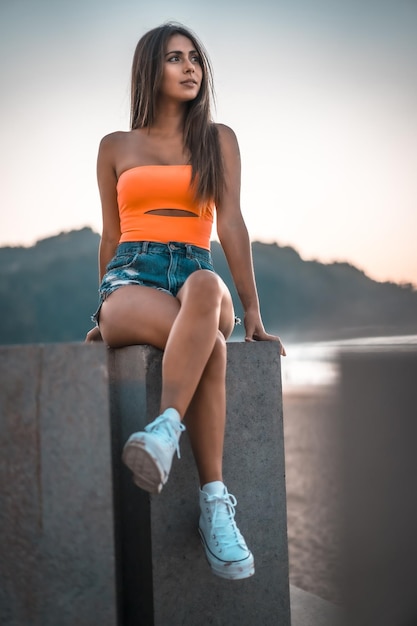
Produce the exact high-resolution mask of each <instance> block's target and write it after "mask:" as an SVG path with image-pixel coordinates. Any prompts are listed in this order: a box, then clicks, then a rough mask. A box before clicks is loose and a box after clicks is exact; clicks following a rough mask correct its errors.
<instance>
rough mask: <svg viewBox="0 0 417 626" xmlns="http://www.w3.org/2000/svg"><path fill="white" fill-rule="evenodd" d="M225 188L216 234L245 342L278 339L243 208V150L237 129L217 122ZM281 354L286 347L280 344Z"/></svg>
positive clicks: (219, 209)
mask: <svg viewBox="0 0 417 626" xmlns="http://www.w3.org/2000/svg"><path fill="white" fill-rule="evenodd" d="M218 130H219V139H220V147H221V151H222V155H223V162H224V171H225V183H226V185H225V189H224V190H223V193H222V197H221V201H220V203H219V205H218V206H217V233H218V236H219V240H220V243H221V245H222V248H223V250H224V253H225V256H226V259H227V262H228V264H229V268H230V272H231V274H232V277H233V282H234V283H235V286H236V290H237V292H238V294H239V298H240V301H241V302H242V306H243V310H244V312H245V317H244V323H245V331H246V337H245V339H246V341H267V340H270V341H279V342H280V339H279V337H276V336H274V335H270V334H268V333H267V332H266V331H265V328H264V326H263V323H262V319H261V313H260V307H259V298H258V292H257V288H256V282H255V275H254V271H253V261H252V250H251V244H250V239H249V234H248V231H247V228H246V224H245V222H244V219H243V216H242V213H241V209H240V177H241V165H240V153H239V146H238V142H237V139H236V136H235V134H234V132H233V131H232V130H231V129H230V128H228V127H227V126H223V125H221V124H219V125H218ZM281 354H282V355H285V349H284V347H283V346H282V344H281Z"/></svg>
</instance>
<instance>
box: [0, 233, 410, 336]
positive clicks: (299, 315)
mask: <svg viewBox="0 0 417 626" xmlns="http://www.w3.org/2000/svg"><path fill="white" fill-rule="evenodd" d="M98 244H99V235H98V234H96V233H94V232H93V231H92V230H90V229H89V228H84V229H82V230H78V231H72V232H69V233H62V234H60V235H57V236H55V237H50V238H48V239H43V240H41V241H39V242H38V243H37V244H36V245H34V246H33V247H30V248H23V247H5V248H0V302H1V319H2V323H1V325H0V344H10V343H37V342H61V341H82V340H83V339H84V336H85V333H86V332H87V330H88V329H89V328H91V326H92V324H91V322H90V316H91V314H92V313H93V312H94V311H95V309H96V306H97V280H98V279H97V251H98ZM252 249H253V258H254V265H255V273H256V279H257V285H258V291H259V297H260V301H261V310H262V317H263V320H264V323H265V326H266V327H267V329H268V330H269V331H270V332H279V334H280V335H281V336H282V337H283V338H284V339H286V340H287V341H289V340H296V339H299V340H306V339H310V340H320V339H339V338H347V337H358V336H375V335H379V334H384V335H390V334H391V335H395V334H415V333H417V292H416V290H415V289H413V287H412V286H411V285H406V286H404V285H397V284H394V283H379V282H376V281H373V280H371V279H370V278H369V277H367V276H366V275H365V274H364V273H363V272H361V271H359V270H358V269H357V268H355V267H354V266H352V265H350V264H348V263H331V264H323V263H319V262H317V261H304V260H303V259H301V257H300V255H299V254H298V253H297V252H296V251H295V250H294V249H293V248H290V247H281V246H278V245H277V244H264V243H259V242H254V243H253V244H252ZM212 253H213V260H214V264H215V267H216V269H217V271H218V272H219V274H220V275H221V276H222V277H223V279H224V280H225V282H226V283H227V284H228V286H229V288H230V289H231V292H232V296H233V299H234V302H235V307H236V314H237V315H239V316H240V317H243V314H242V310H241V306H240V303H239V300H238V298H237V295H236V291H235V289H234V286H233V284H232V280H231V277H230V273H229V270H228V268H227V263H226V260H225V258H224V255H223V252H222V250H221V248H220V246H219V244H218V243H217V242H213V243H212ZM242 331H243V329H242V328H239V327H237V329H236V331H235V333H234V337H235V338H236V339H241V338H242V337H243V332H242Z"/></svg>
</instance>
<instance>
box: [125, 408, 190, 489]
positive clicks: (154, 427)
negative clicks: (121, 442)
mask: <svg viewBox="0 0 417 626" xmlns="http://www.w3.org/2000/svg"><path fill="white" fill-rule="evenodd" d="M184 430H185V426H184V425H183V424H182V423H181V421H180V416H179V413H178V411H176V410H175V409H166V411H164V412H163V413H162V415H160V416H159V417H157V418H156V419H155V420H154V421H153V422H151V423H150V424H148V425H147V426H146V427H145V430H144V431H141V432H137V433H133V435H131V436H130V437H129V439H128V440H127V442H126V444H125V446H124V448H123V454H122V459H123V462H124V463H125V464H126V465H127V466H128V467H129V468H130V469H131V470H132V472H133V480H134V482H135V484H136V485H137V486H138V487H141V488H142V489H145V491H149V492H150V493H160V492H161V490H162V487H163V486H164V485H165V483H166V482H167V480H168V476H169V471H170V469H171V465H172V459H173V456H174V452H175V451H176V452H177V455H178V458H180V447H179V439H180V436H181V433H182V432H183V431H184Z"/></svg>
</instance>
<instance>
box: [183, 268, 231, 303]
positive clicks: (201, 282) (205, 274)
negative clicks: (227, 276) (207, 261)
mask: <svg viewBox="0 0 417 626" xmlns="http://www.w3.org/2000/svg"><path fill="white" fill-rule="evenodd" d="M187 295H190V296H191V297H192V300H193V302H195V303H198V304H201V305H203V306H208V305H209V306H210V307H212V306H213V304H216V303H217V304H218V305H220V304H221V301H222V298H223V295H224V284H223V281H222V280H221V278H220V277H219V276H217V274H215V273H214V272H211V271H210V270H197V271H196V272H193V274H191V275H190V276H189V277H188V278H187V280H186V282H185V283H184V285H183V287H182V289H181V291H180V293H179V294H178V296H179V298H180V299H181V300H185V298H187Z"/></svg>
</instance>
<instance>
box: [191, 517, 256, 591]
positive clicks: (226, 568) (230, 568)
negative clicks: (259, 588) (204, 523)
mask: <svg viewBox="0 0 417 626" xmlns="http://www.w3.org/2000/svg"><path fill="white" fill-rule="evenodd" d="M198 532H199V533H200V538H201V543H202V544H203V548H204V552H205V555H206V559H207V562H208V564H209V565H210V567H211V570H212V572H213V574H216V576H220V578H226V579H228V580H240V579H242V578H249V577H250V576H253V575H254V573H255V561H254V558H253V555H252V552H249V554H248V556H247V557H246V558H245V559H242V560H241V561H222V560H221V559H219V558H217V557H216V556H215V555H214V554H213V553H212V552H211V551H210V548H209V546H208V544H207V542H206V539H205V537H204V533H203V531H202V530H201V528H199V529H198Z"/></svg>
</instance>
